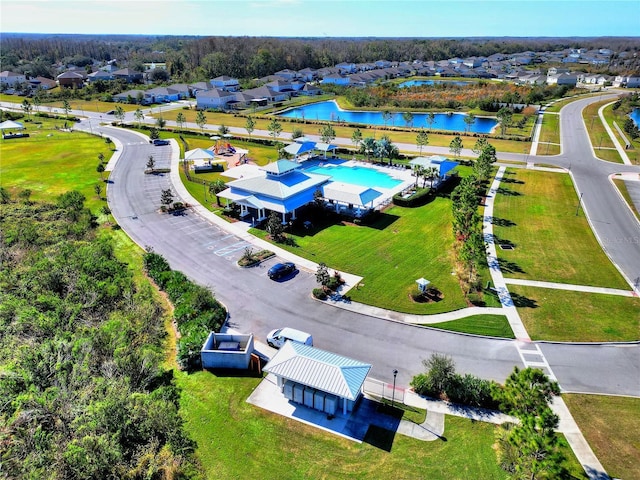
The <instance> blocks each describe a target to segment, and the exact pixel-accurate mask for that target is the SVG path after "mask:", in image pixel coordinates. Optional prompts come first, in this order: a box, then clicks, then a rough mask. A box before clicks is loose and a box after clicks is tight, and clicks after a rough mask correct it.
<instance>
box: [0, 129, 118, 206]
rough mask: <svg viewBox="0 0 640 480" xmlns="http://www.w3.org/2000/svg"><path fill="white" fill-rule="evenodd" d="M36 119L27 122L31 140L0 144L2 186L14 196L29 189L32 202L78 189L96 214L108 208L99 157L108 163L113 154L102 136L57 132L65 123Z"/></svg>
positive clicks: (52, 197)
mask: <svg viewBox="0 0 640 480" xmlns="http://www.w3.org/2000/svg"><path fill="white" fill-rule="evenodd" d="M35 118H36V120H35V121H34V122H25V126H26V132H27V133H29V135H30V136H29V138H19V139H13V140H2V141H1V142H0V158H2V177H1V179H0V180H1V182H2V186H3V187H5V188H7V189H8V190H9V191H10V192H11V193H12V194H13V195H15V194H17V193H18V192H19V191H21V190H24V189H30V190H31V191H32V195H31V199H32V200H43V199H46V200H48V201H53V200H55V197H57V196H58V195H60V194H62V193H65V192H68V191H70V190H78V191H80V192H81V193H83V194H84V196H85V197H86V199H87V200H86V202H85V204H86V205H87V206H88V207H89V208H90V209H91V210H92V211H93V212H94V214H97V213H98V210H99V208H100V207H101V206H102V205H105V201H104V196H105V189H106V184H105V183H104V182H102V181H101V179H100V174H99V173H98V172H97V171H96V167H97V165H98V163H99V161H98V154H99V153H102V154H103V155H104V157H105V161H107V160H108V159H109V158H110V156H111V153H112V152H111V151H110V150H109V147H108V145H106V144H105V142H104V140H102V139H101V138H100V137H96V136H92V135H89V134H87V133H82V132H63V131H60V130H59V129H56V127H60V128H61V127H62V126H63V125H64V120H52V119H44V118H42V119H40V118H38V117H35ZM36 122H41V123H36ZM104 177H105V178H106V177H107V173H105V174H104ZM96 184H99V185H101V187H102V192H101V197H103V198H102V199H99V198H98V196H97V195H96V193H95V191H94V187H95V185H96Z"/></svg>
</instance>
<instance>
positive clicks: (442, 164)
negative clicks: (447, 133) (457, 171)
mask: <svg viewBox="0 0 640 480" xmlns="http://www.w3.org/2000/svg"><path fill="white" fill-rule="evenodd" d="M409 165H413V166H420V167H422V168H431V167H434V168H437V169H438V175H440V176H441V177H442V176H444V175H446V174H447V173H448V172H450V171H451V170H453V169H454V168H456V167H457V166H458V165H459V164H458V162H454V161H451V160H447V159H446V158H445V157H441V156H439V155H432V156H430V157H416V158H414V159H413V160H411V161H410V162H409Z"/></svg>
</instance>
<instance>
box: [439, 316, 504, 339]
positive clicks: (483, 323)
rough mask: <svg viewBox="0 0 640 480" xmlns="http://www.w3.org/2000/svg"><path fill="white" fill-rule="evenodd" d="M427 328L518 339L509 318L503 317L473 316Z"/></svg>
mask: <svg viewBox="0 0 640 480" xmlns="http://www.w3.org/2000/svg"><path fill="white" fill-rule="evenodd" d="M427 326H428V327H433V328H440V329H442V330H449V331H451V332H462V333H471V334H474V335H484V336H488V337H500V338H516V337H515V335H514V334H513V330H511V326H510V325H509V321H508V320H507V317H505V316H503V315H473V316H471V317H466V318H461V319H460V320H452V321H450V322H442V323H436V324H432V325H427Z"/></svg>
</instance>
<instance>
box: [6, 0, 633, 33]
mask: <svg viewBox="0 0 640 480" xmlns="http://www.w3.org/2000/svg"><path fill="white" fill-rule="evenodd" d="M0 27H1V30H2V31H3V32H30V33H116V34H154V35H233V36H245V35H246V36H294V37H295V36H304V37H309V36H311V37H327V36H328V37H336V36H341V37H469V36H482V37H487V36H490V37H495V36H498V37H500V36H515V37H522V36H556V37H566V36H581V37H596V36H640V0H613V1H604V0H565V1H562V0H556V1H548V0H497V1H485V0H471V1H469V0H465V1H463V0H436V1H433V0H396V1H393V0H172V1H155V0H137V1H135V0H110V1H103V0H67V1H61V0H36V1H33V0H1V1H0Z"/></svg>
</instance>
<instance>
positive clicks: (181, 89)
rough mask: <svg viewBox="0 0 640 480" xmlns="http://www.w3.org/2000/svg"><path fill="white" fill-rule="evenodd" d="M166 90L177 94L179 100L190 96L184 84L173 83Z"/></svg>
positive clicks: (188, 89)
mask: <svg viewBox="0 0 640 480" xmlns="http://www.w3.org/2000/svg"><path fill="white" fill-rule="evenodd" d="M167 88H170V89H171V90H175V91H176V92H178V97H179V99H183V98H189V97H190V96H191V89H190V88H189V85H187V84H186V83H174V84H173V85H169V86H168V87H167Z"/></svg>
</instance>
